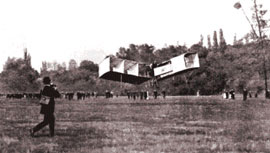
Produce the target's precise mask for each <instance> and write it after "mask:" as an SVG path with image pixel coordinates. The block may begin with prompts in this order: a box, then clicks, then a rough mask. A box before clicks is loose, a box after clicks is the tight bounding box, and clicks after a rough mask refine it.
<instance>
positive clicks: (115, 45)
mask: <svg viewBox="0 0 270 153" xmlns="http://www.w3.org/2000/svg"><path fill="white" fill-rule="evenodd" d="M238 1H239V0H85V1H83V0H44V1H41V0H1V1H0V53H1V56H0V70H2V65H3V64H4V63H5V62H6V60H7V58H8V56H10V57H23V48H24V47H26V48H27V49H28V52H29V53H30V54H31V56H32V65H33V67H34V68H35V69H36V70H38V71H39V69H40V66H41V62H42V61H49V62H53V61H57V62H59V63H62V62H68V61H69V60H70V59H75V60H76V61H78V62H80V61H81V60H84V59H87V60H91V61H94V62H95V63H100V62H101V61H102V59H103V58H104V57H105V56H106V55H108V54H115V52H117V51H118V49H119V47H128V45H129V44H131V43H134V44H144V43H147V44H151V45H154V46H155V47H156V48H162V47H164V46H165V44H167V45H177V44H179V45H183V44H186V45H187V46H190V45H192V44H195V43H197V42H198V41H199V40H200V35H203V36H204V43H205V44H206V42H207V35H209V34H210V35H211V39H212V35H213V31H214V30H216V31H217V32H218V31H219V29H220V28H222V29H223V33H224V37H225V40H226V41H227V43H229V44H231V43H232V41H233V37H234V35H235V34H236V35H237V38H241V37H242V36H243V35H244V34H246V33H247V32H249V31H250V25H249V24H248V22H247V20H246V18H245V16H244V15H243V12H242V11H241V10H237V9H235V8H234V7H233V5H234V4H235V3H236V2H238ZM258 1H259V2H262V3H263V4H264V6H265V7H268V8H267V9H268V10H269V9H270V1H269V0H258ZM240 2H241V3H242V6H243V8H244V9H245V11H246V12H247V14H248V15H249V17H250V16H251V15H250V7H251V4H252V3H251V2H252V1H251V0H240ZM268 14H270V12H268Z"/></svg>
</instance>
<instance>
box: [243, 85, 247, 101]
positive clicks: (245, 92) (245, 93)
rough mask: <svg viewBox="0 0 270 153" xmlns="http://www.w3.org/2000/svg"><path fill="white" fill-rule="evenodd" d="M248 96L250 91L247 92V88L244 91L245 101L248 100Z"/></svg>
mask: <svg viewBox="0 0 270 153" xmlns="http://www.w3.org/2000/svg"><path fill="white" fill-rule="evenodd" d="M247 95H248V91H247V89H246V88H244V90H243V101H246V100H247Z"/></svg>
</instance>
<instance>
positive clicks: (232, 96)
mask: <svg viewBox="0 0 270 153" xmlns="http://www.w3.org/2000/svg"><path fill="white" fill-rule="evenodd" d="M234 94H235V93H234V90H233V89H231V90H230V96H231V99H235V95H234Z"/></svg>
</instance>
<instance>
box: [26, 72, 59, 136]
mask: <svg viewBox="0 0 270 153" xmlns="http://www.w3.org/2000/svg"><path fill="white" fill-rule="evenodd" d="M43 84H44V88H43V90H42V91H41V96H45V97H46V100H48V101H49V103H48V104H41V110H40V114H43V115H44V119H43V121H42V122H41V123H39V124H38V125H36V126H35V127H34V128H33V129H30V134H31V136H34V133H35V132H37V131H39V130H40V129H42V128H43V127H45V126H46V125H48V124H49V128H50V136H51V137H53V136H54V123H55V117H54V107H55V101H54V98H59V97H60V93H59V92H58V91H57V89H56V86H55V85H53V84H51V79H50V78H49V77H44V78H43Z"/></svg>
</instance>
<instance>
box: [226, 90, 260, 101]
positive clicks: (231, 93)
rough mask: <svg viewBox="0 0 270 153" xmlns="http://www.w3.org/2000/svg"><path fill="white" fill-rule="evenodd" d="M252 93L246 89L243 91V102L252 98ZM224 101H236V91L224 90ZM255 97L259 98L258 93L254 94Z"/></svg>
mask: <svg viewBox="0 0 270 153" xmlns="http://www.w3.org/2000/svg"><path fill="white" fill-rule="evenodd" d="M252 93H254V92H251V91H248V90H247V89H246V88H244V89H243V91H242V94H243V101H246V100H247V98H248V97H249V98H252ZM222 96H223V99H232V100H234V99H235V91H234V89H231V90H224V92H223V94H222ZM254 97H255V98H257V97H258V92H255V93H254Z"/></svg>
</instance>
